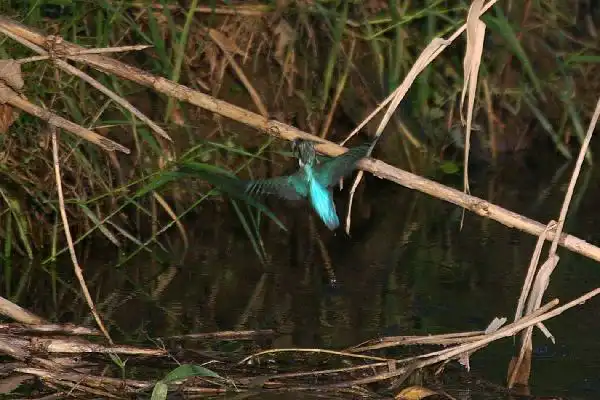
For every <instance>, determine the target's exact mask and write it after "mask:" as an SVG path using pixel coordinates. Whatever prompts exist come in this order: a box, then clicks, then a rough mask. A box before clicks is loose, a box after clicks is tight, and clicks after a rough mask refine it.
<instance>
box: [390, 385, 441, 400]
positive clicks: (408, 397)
mask: <svg viewBox="0 0 600 400" xmlns="http://www.w3.org/2000/svg"><path fill="white" fill-rule="evenodd" d="M436 394H438V393H437V392H435V391H433V390H431V389H427V388H426V387H423V386H409V387H407V388H404V389H402V391H401V392H400V393H398V394H397V395H396V396H395V397H394V399H396V400H421V399H424V398H426V397H429V396H433V395H436Z"/></svg>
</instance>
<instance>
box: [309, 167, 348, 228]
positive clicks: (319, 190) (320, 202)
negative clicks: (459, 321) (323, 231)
mask: <svg viewBox="0 0 600 400" xmlns="http://www.w3.org/2000/svg"><path fill="white" fill-rule="evenodd" d="M304 168H305V172H306V178H307V180H308V187H309V197H310V203H311V204H312V206H313V207H314V209H315V211H316V212H317V214H319V217H321V220H323V222H324V223H325V225H327V227H328V228H329V229H331V230H333V229H336V228H337V227H338V226H339V225H340V220H339V219H338V216H337V212H336V211H335V203H334V202H333V197H332V196H331V191H330V190H329V189H327V188H326V187H325V186H323V185H322V184H321V183H319V181H318V180H317V179H316V178H315V175H314V171H313V169H312V166H310V165H307V166H305V167H304Z"/></svg>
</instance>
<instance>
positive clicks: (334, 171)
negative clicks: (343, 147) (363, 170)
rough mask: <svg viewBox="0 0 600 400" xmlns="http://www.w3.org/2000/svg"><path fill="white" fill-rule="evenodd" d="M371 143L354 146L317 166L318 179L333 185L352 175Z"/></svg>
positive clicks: (322, 182)
mask: <svg viewBox="0 0 600 400" xmlns="http://www.w3.org/2000/svg"><path fill="white" fill-rule="evenodd" d="M370 146H371V145H370V144H363V145H361V146H357V147H353V148H351V149H350V150H348V151H347V152H345V153H344V154H340V155H339V156H337V157H335V158H331V159H328V160H326V161H324V162H323V163H321V164H319V165H317V166H316V167H315V175H316V178H317V180H318V181H319V182H320V183H321V184H323V185H325V186H332V185H334V184H336V183H337V182H338V181H339V180H340V179H342V178H343V177H345V176H348V175H350V173H352V171H354V169H356V164H357V163H358V162H359V161H360V160H361V159H362V158H364V157H365V156H366V155H367V152H368V151H369V147H370Z"/></svg>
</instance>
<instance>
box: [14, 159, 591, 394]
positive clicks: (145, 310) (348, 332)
mask: <svg viewBox="0 0 600 400" xmlns="http://www.w3.org/2000/svg"><path fill="white" fill-rule="evenodd" d="M525 167H526V166H525ZM525 167H524V166H523V165H516V166H514V167H512V168H509V167H505V168H502V169H500V170H499V171H496V172H491V171H479V172H478V173H477V174H475V175H474V176H473V177H472V179H473V184H472V186H471V188H472V193H473V194H474V195H476V196H479V197H482V198H485V199H488V200H490V201H492V202H494V203H496V204H499V205H501V206H503V207H506V208H508V209H510V210H514V211H516V212H519V213H523V214H525V215H527V216H529V217H531V218H534V219H537V220H539V221H547V220H549V219H551V218H555V216H556V215H557V213H558V210H559V209H560V205H561V201H562V197H563V194H564V190H565V188H566V185H567V180H568V176H566V175H568V173H569V171H570V168H567V169H566V171H567V173H566V175H565V176H560V177H556V176H554V177H553V176H548V177H545V178H540V175H543V171H529V172H528V170H527V168H525ZM550 169H552V168H550ZM452 179H454V178H452ZM583 179H586V178H585V177H584V178H583ZM456 181H457V186H459V185H460V178H456ZM587 181H588V184H587V186H586V185H583V186H582V187H583V188H584V189H585V195H584V196H581V200H580V201H579V203H578V204H577V205H576V208H575V209H574V210H573V212H572V213H571V215H570V217H569V218H570V219H569V222H568V224H567V231H568V232H569V233H572V234H575V235H578V236H580V237H581V238H583V239H585V240H588V241H590V242H593V243H598V242H600V237H598V234H597V232H596V229H595V227H596V226H599V224H600V215H599V213H598V212H597V205H596V202H595V201H594V199H595V198H596V197H597V196H598V195H599V194H600V192H599V191H598V185H597V184H596V183H595V182H597V179H595V178H594V177H593V176H592V177H588V179H587ZM366 186H367V189H366V190H367V193H368V196H359V200H358V203H357V204H356V205H355V208H356V210H355V213H354V220H353V232H352V236H351V237H347V236H346V235H345V234H343V233H342V232H341V231H339V232H337V233H336V234H335V235H334V234H331V233H330V232H328V231H327V230H326V229H324V227H323V226H321V225H320V222H319V221H318V220H317V219H316V218H315V219H314V220H312V221H311V219H310V218H309V217H307V215H308V214H306V213H305V211H307V209H304V208H302V207H299V208H295V209H291V208H287V204H281V203H278V204H275V205H274V210H275V211H276V213H277V214H278V215H285V218H286V219H285V220H284V222H286V223H287V224H288V226H289V227H290V228H291V229H290V233H284V232H282V231H280V230H278V229H277V227H275V226H270V225H269V226H267V227H265V229H264V230H263V234H264V240H265V243H264V245H265V247H266V249H267V250H268V253H269V254H270V257H271V262H270V263H268V264H267V265H266V266H264V265H262V264H261V263H260V262H259V261H258V259H257V257H256V255H255V253H254V251H253V249H252V246H251V245H250V243H249V242H248V241H247V239H246V237H245V235H244V233H243V231H241V230H240V228H239V227H238V225H237V222H236V220H235V218H233V217H232V218H227V217H223V218H221V217H215V213H214V212H213V211H214V210H212V211H211V210H208V208H207V209H204V210H203V211H200V212H199V214H197V215H196V216H195V217H194V218H193V219H191V218H190V219H188V220H187V221H185V223H186V226H187V227H188V234H189V238H190V243H191V248H190V249H189V252H188V254H187V257H186V258H185V261H184V262H183V263H181V264H179V265H175V264H172V263H169V262H168V261H167V262H163V263H161V262H158V261H157V260H156V257H150V256H149V255H148V254H147V253H143V252H142V253H140V255H138V256H136V258H134V259H133V260H132V261H130V262H128V263H126V264H125V265H124V266H122V267H119V268H115V265H116V264H118V260H119V258H120V257H121V256H120V254H118V253H117V252H116V251H115V250H114V249H113V248H106V249H103V248H99V246H97V245H92V246H88V248H87V249H86V250H85V253H86V254H85V255H86V256H87V257H86V261H85V263H84V266H85V271H86V277H87V280H88V285H89V286H90V288H91V291H92V296H93V297H94V299H95V301H96V302H97V305H98V307H99V310H101V314H102V315H103V317H104V318H105V320H106V322H107V323H108V326H109V327H110V329H111V331H112V332H113V333H114V335H115V339H117V340H123V341H131V342H137V341H144V342H147V341H148V340H149V338H154V337H165V336H170V335H180V334H185V333H192V332H211V331H217V330H228V329H263V328H272V329H276V330H277V331H278V332H279V333H280V335H279V336H278V337H277V339H275V341H274V342H273V343H271V344H272V345H273V346H275V347H328V348H343V347H344V346H349V345H354V344H357V343H359V342H361V341H363V340H366V339H371V338H374V337H378V336H382V335H403V334H435V333H447V332H454V331H467V330H482V329H485V327H486V326H487V324H488V323H489V322H490V321H491V320H492V319H493V318H494V317H495V316H506V317H508V318H509V320H510V319H511V318H512V316H513V315H514V310H515V307H516V302H517V298H518V296H519V292H520V288H521V284H522V280H523V276H524V274H525V270H526V268H527V265H528V263H529V258H530V255H531V252H532V250H533V248H534V245H535V238H533V237H531V236H529V235H528V234H525V233H521V232H517V231H514V230H510V229H508V228H507V227H504V226H502V225H500V224H498V223H496V222H494V221H490V220H485V219H482V218H480V217H478V216H476V215H473V214H469V213H467V214H466V215H465V220H464V226H463V229H462V230H460V218H461V210H459V209H457V208H456V207H454V206H452V205H450V204H446V203H443V202H441V201H438V200H436V199H432V198H429V197H427V196H424V195H421V194H418V193H415V192H413V191H409V190H407V189H404V188H401V187H395V186H393V185H389V184H385V183H382V182H379V181H377V180H376V179H370V180H368V181H367V183H366ZM582 190H583V189H582ZM337 200H338V209H339V212H340V215H341V214H343V212H344V210H345V207H342V206H343V205H344V206H345V204H344V202H345V201H346V196H345V195H339V196H338V197H337ZM232 215H233V213H232ZM163 242H166V243H167V244H166V245H165V246H166V247H167V248H168V249H169V251H163V250H160V249H159V248H157V249H156V250H155V251H156V254H161V253H164V254H168V252H171V253H175V254H177V253H178V252H180V247H181V246H180V243H179V242H180V241H179V238H178V236H177V235H176V234H175V233H174V234H172V235H171V236H170V237H168V238H166V239H165V238H163ZM320 243H322V246H321V245H320ZM559 254H560V255H561V256H562V259H561V261H560V263H559V265H558V268H557V270H556V271H555V273H554V275H553V277H552V281H551V284H550V287H549V292H548V293H547V295H546V299H549V298H550V297H558V298H560V299H561V303H565V302H567V301H569V300H571V299H572V298H574V297H576V296H577V295H580V294H582V293H583V292H584V291H587V290H590V289H592V288H594V287H597V286H598V282H600V268H598V265H597V264H596V263H594V262H592V261H590V260H587V259H584V258H583V257H581V256H578V255H575V254H571V253H569V252H567V251H566V250H561V251H560V253H559ZM57 268H58V267H57ZM39 269H40V267H39V266H34V267H32V268H23V269H22V270H21V271H25V272H23V275H21V276H14V277H13V279H12V280H11V283H12V287H11V288H10V290H11V294H13V295H16V301H17V302H18V303H19V304H21V305H23V306H25V307H28V308H30V309H32V310H33V311H35V312H37V313H38V314H40V315H43V316H45V317H47V318H48V319H51V320H57V321H61V322H80V321H85V322H86V323H88V324H90V325H92V324H93V323H92V321H91V319H90V317H89V313H88V310H87V306H86V304H85V302H84V301H83V300H82V299H81V298H80V297H79V289H78V287H77V284H76V281H75V280H74V279H73V278H72V276H71V275H70V271H71V267H70V264H68V263H67V262H63V263H62V264H60V271H59V272H55V271H54V270H53V269H52V267H48V266H44V267H42V269H43V270H44V271H45V273H44V274H41V273H39ZM36 271H37V272H36ZM32 276H35V277H36V278H35V279H32V278H31V277H32ZM333 276H335V283H333V280H332V277H333ZM54 277H56V279H55V278H54ZM3 279H4V278H3ZM6 284H7V282H6V280H5V281H4V282H3V285H4V287H6ZM599 306H600V303H599V302H598V301H597V300H593V301H590V302H589V303H587V304H585V305H584V306H582V307H580V308H575V309H573V310H570V311H568V312H567V313H565V314H563V315H560V316H559V317H557V318H555V319H553V320H551V321H549V322H548V324H547V326H548V328H549V329H550V331H551V332H552V333H553V334H554V336H555V338H556V340H557V343H556V344H552V343H551V342H549V341H548V340H547V339H545V338H544V337H543V336H542V335H538V334H536V335H535V337H534V346H535V349H534V353H535V355H534V361H533V369H532V370H533V376H532V380H531V383H532V393H533V394H535V395H536V396H541V395H555V396H556V395H568V396H569V398H598V396H599V395H600V379H598V378H597V376H598V374H597V371H598V369H599V368H600V359H599V358H598V357H597V354H600V342H599V341H598V340H597V332H598V331H599V330H600V319H599V318H598V317H597V315H598V312H599V311H600V310H599ZM512 352H513V342H512V340H510V339H507V340H503V341H500V342H499V343H496V344H493V345H491V346H490V347H488V348H486V349H484V350H483V351H480V352H479V353H477V354H476V355H475V356H474V357H473V359H472V360H471V368H472V371H473V372H474V374H475V375H476V376H479V377H482V378H484V379H486V380H489V381H492V382H496V383H498V384H500V385H502V384H503V383H504V381H505V376H506V368H507V363H508V361H509V359H510V357H511V355H512ZM452 387H453V385H452V384H451V383H450V384H449V386H448V391H449V393H451V394H454V395H457V394H458V395H461V393H462V396H463V398H464V394H465V392H464V390H466V389H465V386H464V385H463V384H462V383H461V385H458V384H457V385H456V388H455V390H454V391H453V390H452ZM470 396H471V397H470V398H486V397H485V396H484V395H483V394H481V396H480V397H477V395H473V394H470Z"/></svg>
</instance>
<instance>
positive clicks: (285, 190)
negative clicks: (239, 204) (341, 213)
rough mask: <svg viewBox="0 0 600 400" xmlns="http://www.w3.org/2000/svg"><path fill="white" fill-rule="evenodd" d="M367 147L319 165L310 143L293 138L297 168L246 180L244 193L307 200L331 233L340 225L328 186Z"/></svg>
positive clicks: (350, 167)
mask: <svg viewBox="0 0 600 400" xmlns="http://www.w3.org/2000/svg"><path fill="white" fill-rule="evenodd" d="M369 147H370V145H369V144H365V145H361V146H358V147H354V148H351V149H350V150H348V151H347V152H345V153H344V154H341V155H339V156H337V157H335V158H331V159H328V160H326V161H323V162H319V161H318V160H317V155H316V152H315V147H314V144H313V142H311V141H308V140H303V139H295V140H294V141H293V142H292V150H293V152H294V155H295V156H296V157H298V164H299V165H300V169H299V170H298V171H297V172H296V173H295V174H292V175H288V176H280V177H277V178H271V179H261V180H254V181H250V182H248V183H247V186H246V189H245V190H246V193H248V194H251V195H269V194H274V195H277V196H279V197H281V198H284V199H287V200H302V199H305V198H308V199H309V200H310V204H311V205H312V207H313V208H314V209H315V211H316V212H317V214H318V215H319V217H320V218H321V220H323V222H324V223H325V225H327V227H328V228H329V229H331V230H334V229H336V228H337V227H338V226H339V225H340V220H339V218H338V215H337V213H336V211H335V203H334V202H333V196H332V191H331V187H332V186H333V185H335V184H336V183H337V182H339V180H340V179H341V178H343V177H345V176H348V175H349V174H350V173H352V171H354V169H356V164H357V163H358V162H359V161H360V160H361V159H362V158H364V157H365V156H366V155H367V153H368V150H369Z"/></svg>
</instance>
